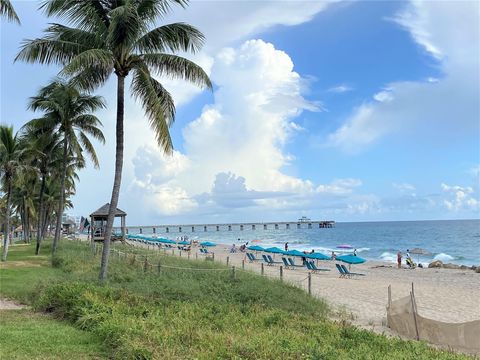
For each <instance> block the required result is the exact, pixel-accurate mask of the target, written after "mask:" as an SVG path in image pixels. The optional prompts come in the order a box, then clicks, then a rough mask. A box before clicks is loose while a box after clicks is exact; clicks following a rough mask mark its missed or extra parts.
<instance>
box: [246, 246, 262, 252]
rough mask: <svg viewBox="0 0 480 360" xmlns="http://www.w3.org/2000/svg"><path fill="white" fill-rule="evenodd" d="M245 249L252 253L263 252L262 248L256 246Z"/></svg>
mask: <svg viewBox="0 0 480 360" xmlns="http://www.w3.org/2000/svg"><path fill="white" fill-rule="evenodd" d="M247 249H248V250H252V251H265V249H264V248H263V247H261V246H258V245H253V246H249V247H248V248H247Z"/></svg>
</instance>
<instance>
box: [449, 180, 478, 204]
mask: <svg viewBox="0 0 480 360" xmlns="http://www.w3.org/2000/svg"><path fill="white" fill-rule="evenodd" d="M441 188H442V191H443V192H445V193H447V194H448V195H449V198H448V199H447V200H444V202H443V203H444V205H445V207H446V208H447V209H448V210H452V211H460V210H478V209H480V201H479V200H478V199H477V198H475V193H474V190H473V188H472V187H470V186H465V187H464V186H459V185H447V184H444V183H442V184H441Z"/></svg>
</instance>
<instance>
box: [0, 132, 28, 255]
mask: <svg viewBox="0 0 480 360" xmlns="http://www.w3.org/2000/svg"><path fill="white" fill-rule="evenodd" d="M22 166H23V165H22V148H21V146H20V141H19V139H18V137H17V135H13V128H12V127H10V126H5V125H0V179H1V180H2V185H3V188H4V192H5V194H6V198H7V199H6V211H5V219H4V220H5V231H4V238H3V252H2V261H6V260H7V254H8V244H9V240H10V230H11V229H10V216H11V199H12V186H13V181H14V179H15V175H16V173H17V171H18V170H19V169H21V168H22Z"/></svg>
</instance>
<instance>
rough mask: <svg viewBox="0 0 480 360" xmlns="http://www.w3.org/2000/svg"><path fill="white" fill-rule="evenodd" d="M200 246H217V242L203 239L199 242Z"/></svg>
mask: <svg viewBox="0 0 480 360" xmlns="http://www.w3.org/2000/svg"><path fill="white" fill-rule="evenodd" d="M200 246H217V244H215V243H212V242H210V241H204V242H202V243H200Z"/></svg>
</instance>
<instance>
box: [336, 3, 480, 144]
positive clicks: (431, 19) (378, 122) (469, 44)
mask: <svg viewBox="0 0 480 360" xmlns="http://www.w3.org/2000/svg"><path fill="white" fill-rule="evenodd" d="M479 7H480V5H479V3H478V2H475V1H472V2H458V3H452V2H448V1H447V2H442V1H437V2H435V1H412V2H410V3H409V4H408V5H406V7H405V8H404V10H403V11H402V12H400V13H399V14H397V16H396V17H395V19H394V21H395V22H396V23H397V24H399V25H400V26H402V27H403V28H405V29H406V30H407V31H408V32H409V33H410V34H411V36H412V38H413V39H414V41H416V42H417V44H418V45H419V46H421V47H422V48H423V49H424V50H425V51H426V52H427V53H428V54H430V55H431V56H432V57H433V58H434V59H435V60H436V61H437V62H438V65H439V67H440V69H441V70H442V72H443V74H444V76H443V77H442V78H441V79H426V80H424V81H418V82H396V83H391V84H387V89H388V90H382V91H380V92H379V93H377V94H375V95H374V96H373V100H374V101H367V102H365V103H364V104H362V105H360V106H359V107H357V108H356V109H354V110H353V112H352V114H351V115H350V117H348V118H347V119H346V120H345V121H344V123H343V125H342V126H341V127H340V128H338V129H337V131H335V132H334V133H332V134H331V135H330V136H329V137H328V140H327V145H329V146H333V147H338V148H340V149H342V150H344V151H346V152H350V153H355V152H358V151H361V150H362V149H364V148H365V147H368V146H370V145H371V144H373V143H375V142H376V141H378V140H379V139H380V138H382V137H384V136H387V135H390V134H392V133H402V132H403V133H408V134H409V135H410V136H419V137H425V136H426V135H428V137H429V138H437V139H441V140H442V141H444V140H446V139H447V138H448V137H449V136H452V135H454V134H455V135H457V136H461V135H465V134H472V133H476V134H478V132H479V131H480V127H479V126H480V125H479V122H478V119H479V118H480V106H479V100H478V99H479V98H480V90H479V86H478V79H479V77H480V74H479V69H480V63H479V62H480V50H479V44H480V35H479V32H478V31H475V30H474V29H477V28H478V13H479V10H480V9H479ZM432 128H435V132H432V131H431V129H432Z"/></svg>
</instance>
